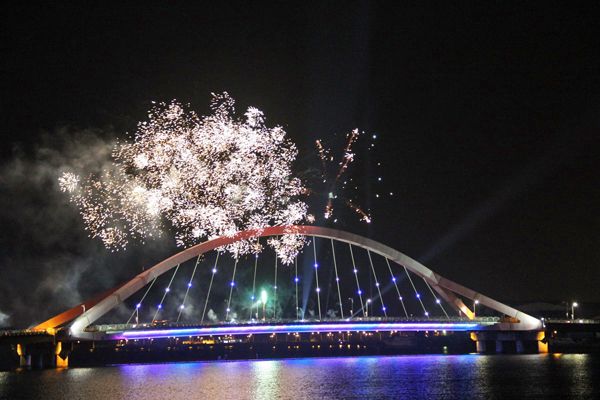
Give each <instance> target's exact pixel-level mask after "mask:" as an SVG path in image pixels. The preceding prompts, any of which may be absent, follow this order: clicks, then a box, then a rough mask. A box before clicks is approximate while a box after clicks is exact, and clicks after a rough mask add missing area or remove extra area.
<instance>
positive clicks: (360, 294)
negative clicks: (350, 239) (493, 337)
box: [348, 243, 366, 317]
mask: <svg viewBox="0 0 600 400" xmlns="http://www.w3.org/2000/svg"><path fill="white" fill-rule="evenodd" d="M348 246H349V247H350V257H351V258H352V266H353V267H354V278H356V287H357V288H358V297H359V298H360V309H361V310H362V313H363V317H365V316H366V315H365V303H364V302H363V298H362V290H360V284H359V283H358V275H357V274H358V270H357V269H356V263H355V262H354V253H353V252H352V244H350V243H348ZM351 317H353V316H351Z"/></svg>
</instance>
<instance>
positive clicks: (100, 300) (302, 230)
mask: <svg viewBox="0 0 600 400" xmlns="http://www.w3.org/2000/svg"><path fill="white" fill-rule="evenodd" d="M290 232H293V233H296V234H300V235H306V236H314V237H319V238H324V239H334V240H337V241H340V242H345V243H349V244H351V245H354V246H358V247H361V248H364V249H366V250H369V251H371V252H373V253H376V254H379V255H381V256H383V257H386V258H388V259H389V260H390V261H393V262H395V263H397V264H400V265H402V266H404V267H406V268H407V269H408V270H409V271H411V272H413V273H414V274H416V275H418V276H420V277H422V278H424V279H425V280H426V281H427V282H428V283H429V285H430V286H431V287H432V289H433V290H435V291H436V292H437V293H438V294H439V295H440V296H441V297H442V298H443V299H444V300H445V301H446V302H447V303H448V304H450V305H451V306H452V308H454V309H455V310H456V311H458V312H459V313H461V314H462V315H464V316H466V317H468V318H471V319H472V318H474V314H473V311H471V310H470V309H469V308H468V307H467V306H466V305H465V304H464V303H463V302H462V300H461V299H460V298H458V297H457V296H456V294H455V293H457V294H459V295H461V296H463V297H466V298H468V299H471V300H473V301H476V300H477V301H478V302H479V303H480V304H483V305H485V306H487V307H489V308H491V309H493V310H496V311H498V312H501V313H503V314H505V315H507V316H509V317H512V318H515V319H517V320H519V323H512V324H510V326H509V327H507V329H510V330H538V329H541V328H542V322H541V321H540V320H539V319H537V318H534V317H532V316H530V315H527V314H525V313H522V312H520V311H518V310H516V309H514V308H512V307H510V306H508V305H505V304H502V303H500V302H498V301H496V300H494V299H491V298H489V297H487V296H484V295H482V294H480V293H477V292H475V291H473V290H471V289H468V288H466V287H464V286H462V285H460V284H458V283H455V282H453V281H451V280H449V279H446V278H444V277H442V276H440V275H438V274H436V273H435V272H433V271H432V270H430V269H429V268H427V267H425V266H424V265H422V264H421V263H419V262H418V261H416V260H414V259H412V258H410V257H408V256H406V255H405V254H403V253H401V252H399V251H397V250H395V249H393V248H391V247H389V246H386V245H384V244H381V243H379V242H376V241H374V240H371V239H368V238H365V237H362V236H359V235H355V234H352V233H348V232H344V231H340V230H336V229H329V228H322V227H318V226H304V225H295V226H273V227H267V228H263V229H256V230H248V231H244V232H240V233H238V234H237V235H235V236H232V237H226V236H222V237H219V238H216V239H212V240H209V241H206V242H204V243H200V244H198V245H195V246H193V247H190V248H188V249H185V250H183V251H181V252H179V253H177V254H175V255H174V256H172V257H169V258H167V259H166V260H164V261H162V262H160V263H158V264H156V265H155V266H153V267H152V268H150V269H148V270H146V271H144V272H142V273H141V274H139V275H137V276H136V277H134V278H133V279H131V280H129V281H127V282H125V283H122V284H120V285H118V286H116V287H114V288H112V289H110V290H108V291H106V292H104V293H102V294H101V295H99V296H96V297H94V298H92V299H90V300H88V301H86V302H84V303H81V304H79V305H78V306H75V307H73V308H72V309H70V310H68V311H65V312H64V313H62V314H60V315H57V316H56V317H54V318H52V319H49V320H48V321H45V322H43V323H42V324H40V325H38V326H36V327H34V328H33V330H54V329H56V328H58V327H60V326H63V325H64V324H66V323H67V322H69V321H72V322H70V324H68V325H67V326H68V329H69V336H70V337H72V338H80V339H88V338H91V336H90V335H89V334H88V333H87V332H84V329H85V327H87V326H89V325H91V324H92V323H94V322H95V321H96V320H98V319H99V318H100V317H102V316H103V315H104V314H106V313H107V312H109V311H110V310H112V309H113V308H115V307H116V306H117V305H119V304H120V303H122V302H123V301H124V300H126V299H127V298H128V297H129V296H131V295H133V294H134V293H135V292H137V291H138V290H140V289H142V288H143V287H144V286H146V285H147V284H149V283H150V282H151V281H152V280H154V279H155V278H157V277H158V276H160V275H162V274H164V273H165V272H167V271H169V270H170V269H172V268H174V267H175V266H176V265H179V264H181V263H184V262H185V261H188V260H189V259H191V258H194V257H197V256H199V255H201V254H204V253H206V252H208V251H211V250H214V249H216V248H218V247H221V246H225V245H228V244H231V243H235V242H237V241H239V240H243V239H249V238H253V237H264V236H276V235H283V234H286V233H290Z"/></svg>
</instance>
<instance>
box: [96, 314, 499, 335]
mask: <svg viewBox="0 0 600 400" xmlns="http://www.w3.org/2000/svg"><path fill="white" fill-rule="evenodd" d="M498 323H499V319H498V318H479V319H478V320H477V321H473V320H469V319H459V318H457V320H456V321H451V320H439V321H436V320H419V321H399V320H392V319H385V320H371V321H368V320H367V321H365V320H360V321H347V320H333V321H289V322H281V321H279V322H277V323H263V322H262V321H261V322H256V321H254V322H253V321H248V322H246V323H244V322H243V321H242V322H239V323H236V324H231V323H227V324H218V325H209V326H206V325H197V326H177V325H167V324H165V325H164V326H157V325H138V324H130V325H104V326H94V327H90V328H88V329H86V330H87V331H88V332H97V333H102V334H103V335H98V336H99V337H102V339H104V340H115V339H151V338H165V337H186V336H219V335H221V336H224V335H256V334H272V333H307V332H308V333H310V332H315V333H316V332H322V333H328V332H376V331H383V332H390V331H403V332H415V331H477V330H481V329H485V328H486V327H491V326H493V325H496V324H498Z"/></svg>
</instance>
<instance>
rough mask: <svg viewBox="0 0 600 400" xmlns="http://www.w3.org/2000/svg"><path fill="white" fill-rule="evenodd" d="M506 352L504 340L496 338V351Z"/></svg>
mask: <svg viewBox="0 0 600 400" xmlns="http://www.w3.org/2000/svg"><path fill="white" fill-rule="evenodd" d="M503 352H504V342H503V341H502V340H496V353H503Z"/></svg>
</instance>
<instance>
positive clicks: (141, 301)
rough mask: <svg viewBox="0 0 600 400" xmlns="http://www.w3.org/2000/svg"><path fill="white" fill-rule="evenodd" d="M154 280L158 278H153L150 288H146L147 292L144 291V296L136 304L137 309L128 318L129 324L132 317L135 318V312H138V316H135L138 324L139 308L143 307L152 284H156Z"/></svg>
mask: <svg viewBox="0 0 600 400" xmlns="http://www.w3.org/2000/svg"><path fill="white" fill-rule="evenodd" d="M154 282H156V278H154V279H152V283H150V286H148V289H147V290H146V293H144V295H143V296H142V299H141V300H140V302H139V303H137V304H136V306H135V310H133V312H132V313H131V317H129V319H128V320H127V323H128V324H129V321H131V318H133V316H134V315H135V314H137V317H136V318H135V323H136V324H138V323H139V316H140V313H139V310H140V308H141V307H142V303H143V302H144V299H145V298H146V295H147V294H148V292H149V291H150V289H152V285H154Z"/></svg>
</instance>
